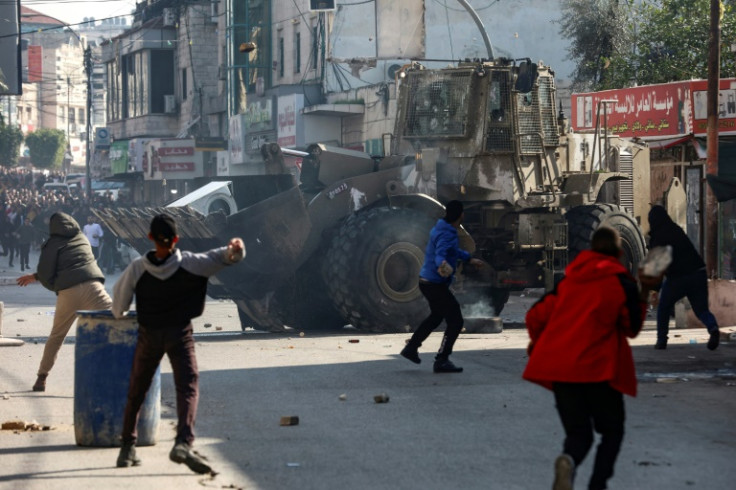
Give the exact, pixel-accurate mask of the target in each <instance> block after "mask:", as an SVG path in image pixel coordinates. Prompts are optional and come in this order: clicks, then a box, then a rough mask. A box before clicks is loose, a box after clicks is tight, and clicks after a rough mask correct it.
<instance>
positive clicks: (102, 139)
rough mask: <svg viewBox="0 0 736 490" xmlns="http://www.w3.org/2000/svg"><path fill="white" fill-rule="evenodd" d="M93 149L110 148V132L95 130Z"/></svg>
mask: <svg viewBox="0 0 736 490" xmlns="http://www.w3.org/2000/svg"><path fill="white" fill-rule="evenodd" d="M95 148H110V131H108V129H107V128H97V129H96V130H95Z"/></svg>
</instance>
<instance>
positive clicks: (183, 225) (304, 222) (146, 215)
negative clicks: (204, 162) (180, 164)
mask: <svg viewBox="0 0 736 490" xmlns="http://www.w3.org/2000/svg"><path fill="white" fill-rule="evenodd" d="M94 213H95V215H96V216H97V217H98V218H99V219H100V220H101V221H102V222H103V223H104V224H105V225H106V226H107V227H108V228H110V229H111V230H112V232H113V233H114V234H115V235H116V236H117V237H119V238H120V239H122V240H124V241H125V242H127V243H128V244H129V245H131V246H132V247H133V248H135V249H136V250H137V251H138V252H139V253H140V254H145V253H146V252H147V251H148V250H151V249H152V248H153V244H152V242H151V241H150V240H149V239H148V231H149V226H150V222H151V219H152V218H153V216H155V215H156V214H159V213H167V214H169V215H171V216H172V217H173V218H174V220H175V221H176V223H177V231H178V233H179V243H178V245H177V247H178V248H179V249H181V250H189V251H192V252H203V251H206V250H209V249H211V248H216V247H222V246H224V245H226V244H227V243H228V242H229V240H230V239H231V238H234V237H240V238H242V239H243V241H244V242H245V252H246V256H245V259H244V260H243V261H242V262H241V263H239V264H236V265H235V266H233V267H228V268H226V269H223V270H222V271H220V272H219V273H218V275H217V279H218V281H217V283H219V284H220V285H221V287H222V288H223V289H224V290H225V291H226V294H227V295H228V296H230V297H231V298H233V299H239V298H242V297H248V298H262V297H263V296H264V294H265V293H266V292H268V291H272V290H275V289H276V288H278V287H279V286H280V285H282V284H283V283H284V281H285V280H287V279H288V278H289V276H291V275H293V274H294V272H295V271H296V269H297V268H298V266H299V264H300V256H301V253H302V250H303V247H304V244H305V242H306V241H307V237H308V236H309V233H310V231H311V228H312V227H311V222H310V220H309V215H308V214H307V209H306V205H305V203H304V199H303V197H302V194H301V192H300V190H299V189H298V188H297V187H294V188H292V189H290V190H288V191H286V192H282V193H279V194H276V195H274V196H272V197H270V198H268V199H265V200H263V201H261V202H259V203H256V204H254V205H253V206H250V207H248V208H245V209H244V210H242V211H240V212H238V213H235V214H233V215H231V216H228V217H225V216H224V215H223V214H222V213H215V214H211V215H209V216H207V217H205V216H204V215H202V214H201V213H199V212H197V211H195V210H194V209H192V208H190V207H183V208H178V207H167V208H130V209H123V208H121V209H104V210H95V211H94Z"/></svg>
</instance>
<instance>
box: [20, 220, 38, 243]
mask: <svg viewBox="0 0 736 490" xmlns="http://www.w3.org/2000/svg"><path fill="white" fill-rule="evenodd" d="M35 238H36V229H35V228H34V227H33V225H31V224H25V223H24V224H22V225H20V228H18V243H19V244H20V245H28V244H31V243H33V240H34V239H35Z"/></svg>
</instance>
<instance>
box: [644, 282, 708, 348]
mask: <svg viewBox="0 0 736 490" xmlns="http://www.w3.org/2000/svg"><path fill="white" fill-rule="evenodd" d="M686 296H687V299H688V301H690V306H692V308H693V313H695V316H696V317H697V318H698V320H700V321H701V322H703V323H704V324H705V326H706V328H707V329H708V332H713V331H714V330H717V329H718V323H717V322H716V317H715V316H713V313H711V312H710V310H709V309H708V276H707V275H706V273H705V269H699V270H697V271H695V272H691V273H690V274H686V275H684V276H678V277H667V278H666V279H665V280H664V282H663V283H662V289H660V291H659V307H658V308H657V343H664V344H666V343H667V332H669V328H670V313H671V312H672V308H674V307H675V303H676V302H677V301H679V300H680V299H682V298H684V297H686Z"/></svg>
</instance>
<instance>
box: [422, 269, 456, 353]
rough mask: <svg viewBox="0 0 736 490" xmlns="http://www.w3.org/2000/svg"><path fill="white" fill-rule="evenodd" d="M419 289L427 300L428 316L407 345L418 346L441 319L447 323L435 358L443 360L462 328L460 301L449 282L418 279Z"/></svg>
mask: <svg viewBox="0 0 736 490" xmlns="http://www.w3.org/2000/svg"><path fill="white" fill-rule="evenodd" d="M419 290H420V291H421V292H422V294H423V295H424V297H425V298H427V301H428V302H429V311H430V313H429V316H428V317H427V318H425V319H424V321H423V322H422V323H421V324H420V325H419V327H418V328H417V330H416V332H414V335H412V336H411V339H410V340H409V344H408V345H409V346H411V347H414V348H417V349H418V348H419V347H420V346H421V345H422V342H424V341H425V340H427V337H429V334H431V333H432V332H433V331H434V329H436V328H437V327H439V326H440V323H442V320H445V322H446V323H447V328H445V336H444V337H443V338H442V345H441V346H440V350H439V352H438V353H437V356H436V357H435V359H437V360H444V359H448V358H449V357H450V354H452V347H453V346H454V345H455V341H456V340H457V337H458V335H460V330H462V329H463V314H462V312H461V311H460V303H458V302H457V300H456V299H455V296H454V295H453V294H452V292H451V291H450V286H449V284H436V283H433V282H425V281H419Z"/></svg>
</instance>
